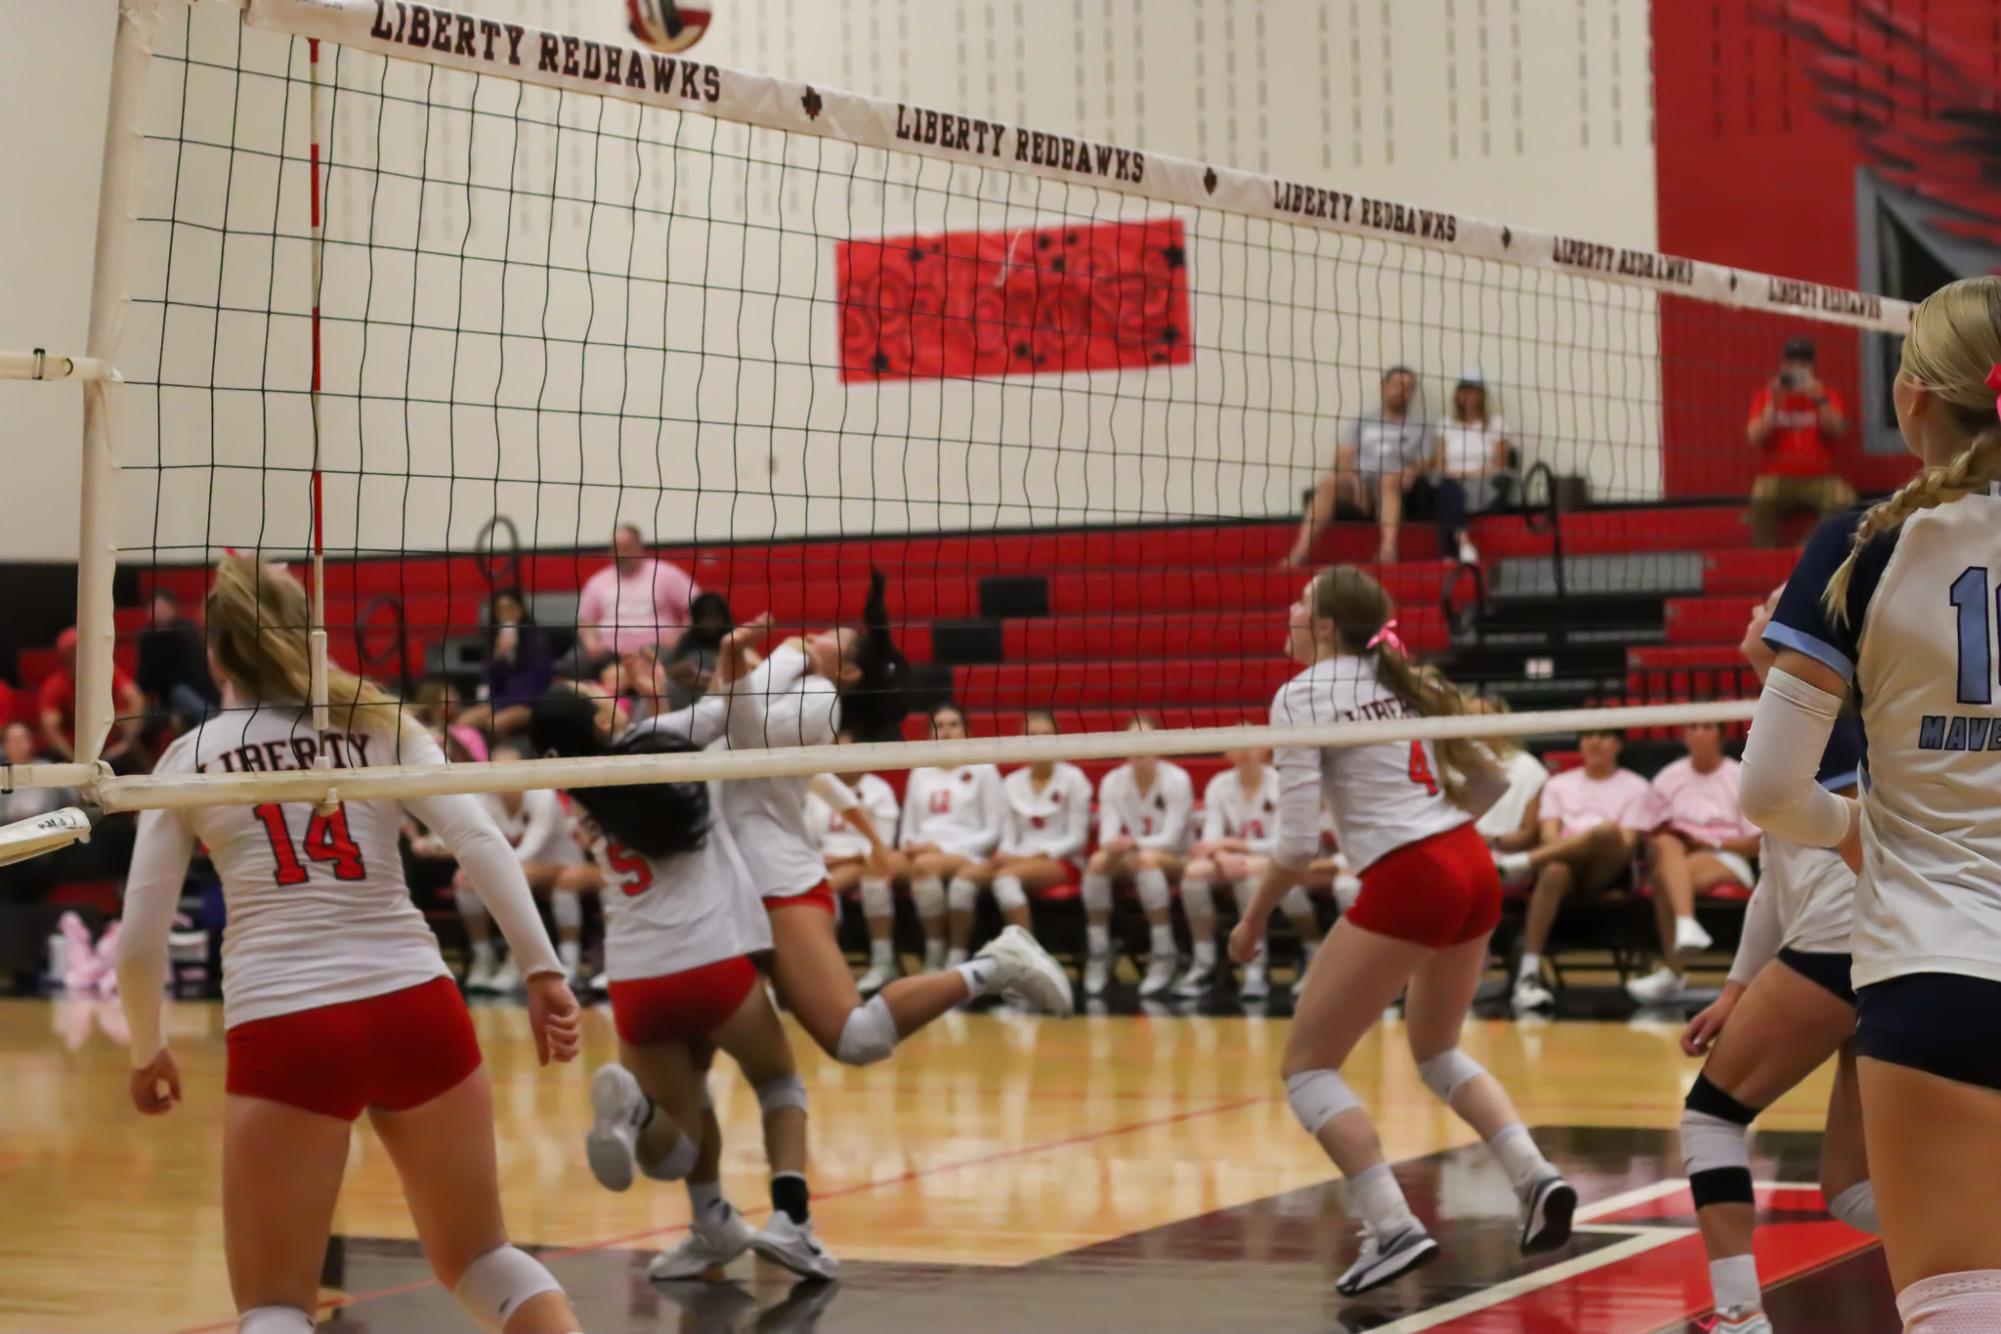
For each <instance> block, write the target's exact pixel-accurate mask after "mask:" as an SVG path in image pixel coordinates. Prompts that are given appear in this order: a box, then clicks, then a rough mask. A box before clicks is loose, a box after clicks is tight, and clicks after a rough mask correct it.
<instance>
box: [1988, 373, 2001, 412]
mask: <svg viewBox="0 0 2001 1334" xmlns="http://www.w3.org/2000/svg"><path fill="white" fill-rule="evenodd" d="M1987 387H1988V388H1989V389H1992V390H1993V391H1994V392H1995V393H1996V394H1997V395H2001V366H1996V367H1994V368H1993V369H1992V370H1990V371H1988V372H1987ZM1994 413H1995V415H1996V416H2001V397H1998V398H1996V399H1995V400H1994Z"/></svg>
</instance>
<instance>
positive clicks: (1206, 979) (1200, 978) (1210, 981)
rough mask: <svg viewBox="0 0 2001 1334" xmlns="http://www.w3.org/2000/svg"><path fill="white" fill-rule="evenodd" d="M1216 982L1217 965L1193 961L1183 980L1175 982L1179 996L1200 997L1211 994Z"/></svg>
mask: <svg viewBox="0 0 2001 1334" xmlns="http://www.w3.org/2000/svg"><path fill="white" fill-rule="evenodd" d="M1215 983H1216V965H1215V964H1213V963H1201V962H1196V963H1191V964H1189V965H1188V971H1187V972H1185V973H1183V974H1182V975H1181V980H1180V981H1179V982H1176V983H1175V984H1174V994H1175V995H1177V996H1187V997H1200V996H1206V995H1208V994H1209V991H1210V988H1212V987H1213V986H1214V985H1215Z"/></svg>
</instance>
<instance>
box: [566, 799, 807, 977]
mask: <svg viewBox="0 0 2001 1334" xmlns="http://www.w3.org/2000/svg"><path fill="white" fill-rule="evenodd" d="M722 786H723V785H722V784H721V783H711V784H709V810H710V817H711V818H710V821H709V832H708V837H707V838H706V839H704V840H703V842H702V846H701V847H700V848H697V849H696V850H695V851H693V852H687V853H682V854H681V855H680V856H678V857H645V856H641V855H640V854H638V853H635V852H633V851H631V850H630V849H628V848H623V847H620V846H618V845H617V844H615V843H612V842H610V841H609V840H607V839H606V838H604V836H603V835H602V834H601V833H599V834H598V836H597V838H596V840H595V841H594V842H593V843H592V845H591V856H592V858H593V859H594V860H595V861H596V862H597V863H598V866H599V867H600V868H601V869H602V870H603V871H604V877H605V887H604V893H603V894H601V895H600V896H599V898H600V900H601V901H602V902H603V904H604V967H605V975H606V976H607V977H608V978H610V980H612V981H614V982H631V981H636V980H637V979H639V978H645V977H665V976H668V975H669V974H673V973H685V972H687V971H688V970H689V969H691V968H700V967H701V966H702V965H703V964H707V963H715V962H716V961H718V960H720V959H734V958H738V957H740V956H742V955H745V954H754V953H756V952H758V951H760V950H768V949H770V948H771V921H770V918H769V917H767V916H766V915H765V911H764V903H763V900H761V899H760V898H759V897H758V895H757V891H756V890H755V889H754V888H752V885H751V879H750V868H749V867H748V866H746V865H745V864H744V859H743V855H742V852H741V851H740V850H739V848H738V846H737V841H736V838H735V837H734V836H733V835H732V834H731V833H730V829H729V826H728V824H726V823H725V822H724V821H722V820H719V819H716V818H714V817H715V811H716V800H717V797H718V796H719V795H720V794H719V792H718V791H717V789H718V788H720V787H722ZM590 828H591V829H592V831H593V832H596V826H595V825H592V826H590Z"/></svg>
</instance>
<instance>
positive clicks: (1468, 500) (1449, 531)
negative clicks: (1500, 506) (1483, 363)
mask: <svg viewBox="0 0 2001 1334" xmlns="http://www.w3.org/2000/svg"><path fill="white" fill-rule="evenodd" d="M1508 448H1509V443H1508V424H1507V423H1506V422H1504V421H1502V420H1501V417H1500V414H1499V413H1496V412H1493V411H1492V410H1491V409H1490V407H1489V406H1488V400H1487V381H1486V380H1485V378H1483V377H1482V376H1481V374H1480V372H1478V371H1471V370H1469V371H1466V372H1465V373H1464V374H1462V375H1461V376H1460V377H1459V383H1458V384H1456V385H1454V386H1453V387H1452V413H1451V416H1450V419H1449V420H1447V421H1446V423H1445V425H1443V426H1442V427H1440V428H1439V431H1438V451H1437V454H1436V455H1435V456H1434V458H1433V460H1432V472H1433V473H1434V474H1435V480H1434V481H1433V483H1432V503H1433V505H1434V507H1435V511H1434V512H1435V517H1436V518H1437V520H1438V550H1439V552H1440V553H1441V554H1444V555H1446V556H1448V558H1449V557H1450V554H1451V553H1453V552H1457V553H1458V556H1459V560H1460V561H1461V563H1463V564H1466V565H1477V564H1479V563H1480V551H1479V548H1477V547H1475V546H1474V545H1473V538H1472V533H1471V530H1469V529H1468V528H1467V526H1466V516H1467V515H1469V514H1478V513H1480V512H1481V511H1482V510H1486V509H1489V508H1491V507H1492V506H1493V505H1494V504H1495V502H1496V501H1497V500H1498V498H1499V495H1500V485H1501V479H1502V477H1503V476H1504V475H1505V474H1506V473H1507V472H1508Z"/></svg>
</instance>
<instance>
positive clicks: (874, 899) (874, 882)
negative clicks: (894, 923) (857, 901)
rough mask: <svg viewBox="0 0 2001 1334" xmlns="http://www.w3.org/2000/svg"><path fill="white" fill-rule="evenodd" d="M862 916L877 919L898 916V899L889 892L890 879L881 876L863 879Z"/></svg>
mask: <svg viewBox="0 0 2001 1334" xmlns="http://www.w3.org/2000/svg"><path fill="white" fill-rule="evenodd" d="M862 916H864V917H869V918H875V919H881V918H884V917H894V916H896V899H895V898H894V897H893V896H892V895H891V894H890V892H889V881H887V880H884V879H882V878H881V877H879V876H869V877H868V878H867V879H865V880H863V881H862Z"/></svg>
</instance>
